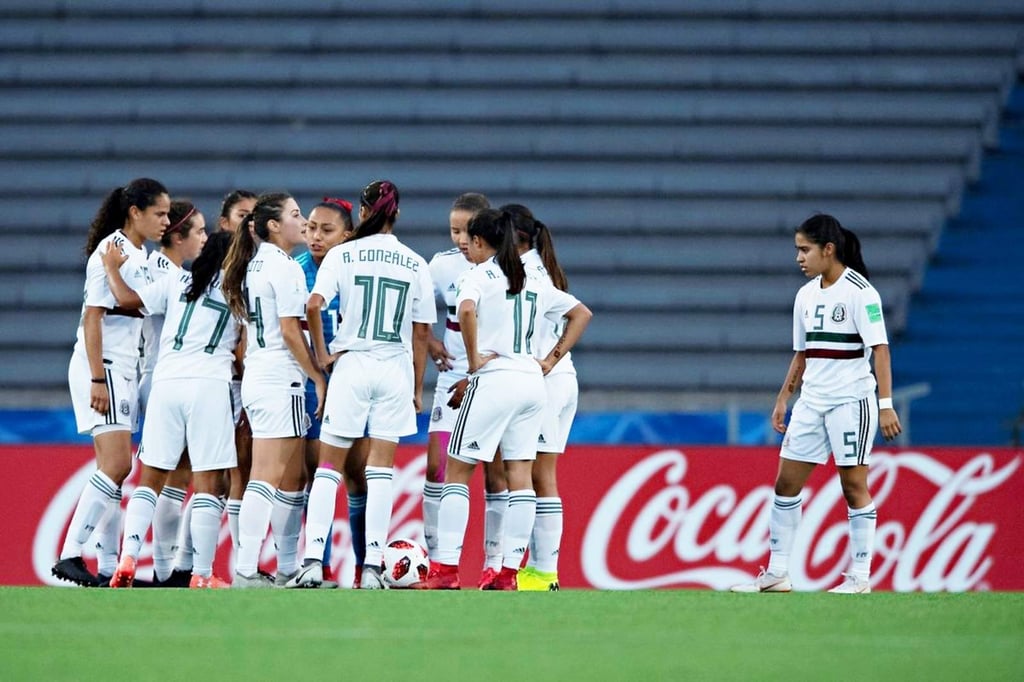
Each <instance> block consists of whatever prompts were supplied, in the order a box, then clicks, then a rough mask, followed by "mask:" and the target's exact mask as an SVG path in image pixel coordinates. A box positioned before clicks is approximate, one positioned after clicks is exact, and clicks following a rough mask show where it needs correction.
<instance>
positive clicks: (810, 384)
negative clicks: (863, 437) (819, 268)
mask: <svg viewBox="0 0 1024 682" xmlns="http://www.w3.org/2000/svg"><path fill="white" fill-rule="evenodd" d="M888 343H889V341H888V337H887V335H886V332H885V319H884V318H883V316H882V301H881V299H880V298H879V296H878V292H877V291H876V290H875V288H874V287H873V286H871V284H870V283H868V281H867V280H866V279H865V278H864V277H863V276H861V275H860V274H858V273H857V272H855V271H854V270H851V269H849V268H847V269H846V270H845V271H844V272H843V274H842V276H841V277H840V278H839V279H838V280H836V282H835V284H833V285H832V286H830V287H828V288H827V289H822V288H821V277H820V276H819V277H815V278H814V279H813V280H811V281H810V282H808V283H807V284H805V285H804V286H803V287H801V288H800V291H798V292H797V295H796V301H795V303H794V305H793V350H796V351H804V354H805V355H806V358H807V368H806V369H805V370H804V376H803V386H802V388H801V389H800V396H801V399H805V400H807V401H809V402H811V403H813V404H815V405H818V406H829V405H842V404H844V403H848V402H852V401H855V400H860V399H862V398H865V397H867V396H868V395H871V394H872V393H873V392H874V390H875V377H874V375H873V374H872V373H871V362H870V361H871V347H872V346H877V345H880V344H888Z"/></svg>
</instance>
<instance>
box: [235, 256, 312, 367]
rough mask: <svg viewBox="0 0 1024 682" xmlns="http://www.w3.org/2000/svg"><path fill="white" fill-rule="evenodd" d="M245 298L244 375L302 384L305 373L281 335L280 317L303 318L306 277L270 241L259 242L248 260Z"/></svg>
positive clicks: (290, 258)
mask: <svg viewBox="0 0 1024 682" xmlns="http://www.w3.org/2000/svg"><path fill="white" fill-rule="evenodd" d="M244 289H245V291H244V295H245V300H246V305H247V307H248V310H249V320H248V325H247V327H246V346H245V375H246V376H247V377H250V378H251V379H253V380H258V379H262V378H270V379H278V380H283V381H303V382H304V381H305V380H306V379H305V373H304V372H303V371H302V367H301V366H300V365H299V363H298V361H297V360H296V359H295V358H294V356H292V353H291V351H290V350H289V349H288V345H287V344H285V342H284V336H283V335H282V334H281V318H282V317H297V318H299V319H300V320H302V319H305V317H306V300H307V296H308V294H307V292H306V275H305V273H303V271H302V266H301V265H299V264H298V263H297V262H295V261H294V260H293V259H292V257H291V256H289V255H288V254H287V253H285V252H284V251H282V250H281V249H280V248H278V247H277V246H274V245H273V244H271V243H270V242H261V243H260V247H259V250H258V251H257V252H256V255H255V256H253V259H252V260H251V261H249V268H248V270H247V271H246V274H245V287H244Z"/></svg>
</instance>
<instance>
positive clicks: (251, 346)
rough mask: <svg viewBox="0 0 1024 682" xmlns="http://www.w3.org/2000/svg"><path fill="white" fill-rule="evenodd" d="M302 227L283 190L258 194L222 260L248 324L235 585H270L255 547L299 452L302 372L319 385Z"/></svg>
mask: <svg viewBox="0 0 1024 682" xmlns="http://www.w3.org/2000/svg"><path fill="white" fill-rule="evenodd" d="M250 223H251V226H252V229H251V230H250ZM305 225H306V220H305V218H303V217H302V213H301V211H300V210H299V205H298V204H297V203H296V202H295V199H293V198H292V197H291V196H290V195H288V194H285V193H273V194H264V195H261V196H260V198H259V199H258V200H257V202H256V206H255V207H254V209H253V212H252V214H251V215H250V216H248V217H247V218H246V219H245V220H244V221H243V222H242V225H241V226H240V227H239V229H238V231H237V232H236V233H235V236H234V239H233V240H232V242H231V250H230V251H229V252H228V257H227V262H226V263H225V275H224V294H225V298H226V299H227V301H228V304H229V305H230V307H231V311H232V312H233V313H234V314H235V316H236V317H238V318H239V319H243V320H246V321H247V323H248V324H247V326H246V335H245V336H246V349H245V374H244V376H243V378H242V405H243V407H244V408H245V412H246V414H247V415H248V417H249V423H250V425H251V426H252V439H253V440H252V472H251V475H250V478H249V483H248V485H247V486H246V488H245V494H244V495H243V496H242V509H241V511H240V513H239V517H238V559H237V561H236V564H235V579H234V583H233V584H234V586H235V587H271V586H273V580H272V579H268V578H267V577H266V576H263V575H262V574H260V573H259V572H258V566H259V557H260V550H261V548H262V546H263V540H264V538H265V537H266V534H267V528H268V526H269V525H270V516H271V514H272V512H273V509H274V500H275V498H276V494H277V489H278V486H279V485H280V483H281V480H282V477H283V476H284V473H285V471H286V469H287V468H288V464H289V463H290V462H293V461H294V460H295V459H299V460H301V459H302V456H303V442H302V437H303V436H304V435H305V433H306V429H307V428H308V426H309V424H308V423H307V422H308V420H307V417H306V412H305V405H304V403H305V388H304V386H305V383H306V377H307V376H308V377H309V378H311V379H312V380H313V382H314V384H315V385H316V391H317V396H318V397H322V396H323V395H324V393H325V391H326V380H325V379H324V376H323V373H322V372H321V371H320V368H319V367H317V366H316V364H315V363H314V362H313V356H312V352H311V351H310V349H309V345H308V344H307V342H306V337H305V335H304V334H303V333H302V325H301V322H302V318H303V316H304V315H305V299H306V278H305V275H303V273H302V267H301V266H300V265H299V264H298V263H296V262H295V261H294V260H293V259H292V258H291V256H289V255H288V254H289V253H291V251H292V249H294V248H295V247H296V246H298V245H299V244H301V243H302V241H303V237H302V232H303V230H304V229H305ZM254 234H255V236H256V237H258V238H259V240H260V243H259V246H258V247H257V245H256V242H255V240H254V238H253V235H254Z"/></svg>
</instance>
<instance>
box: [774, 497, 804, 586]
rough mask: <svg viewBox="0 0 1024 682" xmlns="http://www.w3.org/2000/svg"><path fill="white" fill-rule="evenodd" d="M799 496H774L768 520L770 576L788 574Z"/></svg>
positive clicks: (799, 507)
mask: <svg viewBox="0 0 1024 682" xmlns="http://www.w3.org/2000/svg"><path fill="white" fill-rule="evenodd" d="M802 503H803V500H801V499H800V496H799V495H797V496H796V497H786V496H784V495H776V496H775V499H774V501H773V503H772V512H771V516H770V518H769V519H768V531H769V542H770V545H769V547H770V549H771V555H770V556H769V558H768V572H769V573H771V574H772V575H788V574H789V554H790V552H792V551H793V539H794V538H795V537H796V529H797V526H799V525H800V516H801V513H802V512H801V505H802Z"/></svg>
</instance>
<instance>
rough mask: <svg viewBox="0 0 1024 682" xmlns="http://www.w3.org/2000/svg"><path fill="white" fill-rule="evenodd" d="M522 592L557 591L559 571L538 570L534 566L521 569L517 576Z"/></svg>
mask: <svg viewBox="0 0 1024 682" xmlns="http://www.w3.org/2000/svg"><path fill="white" fill-rule="evenodd" d="M516 581H517V582H518V584H519V591H520V592H557V591H558V573H556V572H550V573H547V572H545V571H538V570H537V569H536V568H534V567H533V566H526V567H525V568H520V569H519V574H518V576H517V577H516Z"/></svg>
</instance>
